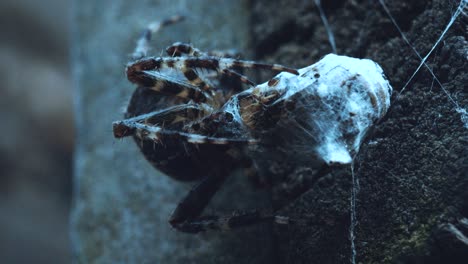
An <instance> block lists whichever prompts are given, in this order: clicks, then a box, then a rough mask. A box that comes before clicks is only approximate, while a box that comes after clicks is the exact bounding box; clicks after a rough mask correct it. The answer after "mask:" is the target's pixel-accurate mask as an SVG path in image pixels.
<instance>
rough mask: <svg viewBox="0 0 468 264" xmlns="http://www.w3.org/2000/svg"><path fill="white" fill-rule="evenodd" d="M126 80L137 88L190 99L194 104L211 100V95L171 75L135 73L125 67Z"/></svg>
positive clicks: (151, 71) (151, 72)
mask: <svg viewBox="0 0 468 264" xmlns="http://www.w3.org/2000/svg"><path fill="white" fill-rule="evenodd" d="M134 65H136V64H134ZM127 78H128V79H129V80H130V81H131V82H133V83H136V84H137V85H139V86H143V87H147V88H149V89H151V90H154V91H156V92H159V93H162V94H166V95H173V96H177V97H180V98H184V99H191V100H193V101H195V102H207V101H208V102H209V101H210V100H212V98H211V95H209V94H208V93H206V92H204V91H203V90H201V89H200V88H199V87H197V86H195V85H193V84H191V83H190V82H187V81H185V80H183V79H181V78H177V77H174V76H171V75H167V74H163V73H161V72H159V71H155V70H141V71H135V69H134V68H132V67H131V66H129V67H127Z"/></svg>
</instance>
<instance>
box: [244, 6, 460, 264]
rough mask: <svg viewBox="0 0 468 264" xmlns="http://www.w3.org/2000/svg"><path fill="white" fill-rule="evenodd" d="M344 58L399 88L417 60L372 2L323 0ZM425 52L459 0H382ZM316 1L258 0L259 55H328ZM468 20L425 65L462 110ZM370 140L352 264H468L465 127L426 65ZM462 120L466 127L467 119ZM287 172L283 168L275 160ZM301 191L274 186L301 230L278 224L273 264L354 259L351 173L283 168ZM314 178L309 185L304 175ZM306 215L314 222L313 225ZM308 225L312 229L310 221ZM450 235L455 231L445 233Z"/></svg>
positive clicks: (286, 58) (360, 169) (304, 59)
mask: <svg viewBox="0 0 468 264" xmlns="http://www.w3.org/2000/svg"><path fill="white" fill-rule="evenodd" d="M322 2H323V7H324V11H325V13H326V14H327V16H328V19H329V23H330V25H331V26H332V30H333V33H334V36H335V40H336V46H337V48H338V53H339V54H344V55H347V56H353V57H359V58H370V59H372V60H374V61H376V62H378V63H379V64H380V65H381V66H382V68H383V69H384V72H385V73H386V75H387V77H388V79H389V80H390V82H391V84H392V86H393V87H394V89H395V90H396V93H398V91H400V90H401V88H402V87H403V85H404V84H405V83H406V81H407V80H408V79H409V78H410V76H411V75H412V74H413V72H414V71H415V69H416V68H417V67H418V65H419V63H420V60H419V59H418V58H417V57H416V56H415V54H414V53H413V51H412V50H411V48H410V47H409V46H408V45H407V44H406V43H405V42H404V41H403V39H402V37H401V35H400V33H399V32H398V31H397V30H396V28H395V27H394V25H393V24H392V23H391V21H390V19H389V18H388V16H387V15H386V14H385V12H384V10H383V9H382V6H380V5H379V3H378V1H322ZM386 2H388V3H387V4H388V6H389V9H390V12H391V13H392V15H393V16H394V17H395V19H396V21H397V23H398V24H399V25H400V27H401V29H402V30H403V31H404V32H405V34H406V35H407V36H408V39H409V40H410V42H411V43H412V44H413V45H414V47H415V48H416V50H418V51H419V52H420V54H421V55H422V56H423V57H424V56H425V54H426V53H427V52H428V51H429V50H430V49H431V47H432V45H433V44H434V43H435V41H436V40H437V39H438V38H439V36H440V34H441V32H442V31H443V29H444V28H445V27H446V25H447V23H448V22H449V20H450V15H451V14H452V13H453V12H454V11H455V10H456V8H457V5H458V2H459V1H444V0H434V1H411V2H408V1H386ZM318 14H319V12H318V10H317V8H316V6H315V4H314V1H300V0H296V1H275V2H274V3H273V2H270V1H266V0H260V1H255V2H254V3H253V14H252V17H253V21H252V22H253V25H252V26H253V32H254V36H255V40H254V47H255V50H256V52H257V53H256V55H257V56H258V59H260V60H266V61H270V62H276V63H282V64H284V65H292V66H295V67H303V66H305V65H309V64H311V62H314V61H317V60H318V59H319V58H320V57H322V56H323V55H325V54H327V53H329V52H331V48H330V44H329V42H328V38H327V34H326V31H325V29H324V27H323V24H322V22H321V20H320V17H319V15H318ZM466 38H467V31H466V16H464V15H462V16H460V17H459V18H458V20H457V21H456V22H455V23H454V24H453V26H452V28H451V29H450V30H449V32H448V34H447V35H446V36H445V37H444V41H443V42H442V43H441V44H440V45H439V46H438V48H437V49H436V50H435V52H434V54H433V55H432V56H431V57H430V58H429V60H428V64H429V65H430V67H431V68H432V69H433V71H434V73H435V74H436V76H438V78H439V79H440V81H441V82H442V83H443V85H444V87H445V89H446V90H447V91H448V93H450V95H451V96H452V97H453V98H454V100H455V101H456V102H457V103H458V104H459V105H460V106H461V107H465V108H466V107H467V106H468V96H467V90H468V89H467V85H466V84H467V83H468V75H467V73H466V69H467V68H468V63H467V62H468V61H467V52H468V45H467V40H466ZM392 101H393V106H392V108H391V110H390V113H389V114H388V115H387V117H386V118H385V119H384V120H382V122H381V123H380V124H379V125H377V126H376V128H375V129H374V131H373V133H371V134H370V135H369V136H368V139H367V140H366V143H365V144H364V145H363V146H362V148H361V151H360V153H359V155H358V156H357V157H356V159H355V169H354V172H355V175H356V177H357V178H358V179H359V183H360V189H359V192H358V194H357V212H356V213H357V220H358V224H357V226H356V231H355V236H356V240H355V243H356V252H357V255H356V263H466V261H468V246H467V245H466V242H465V243H464V242H462V240H461V239H457V238H456V236H455V235H454V232H453V230H454V229H451V227H455V228H456V229H457V230H458V231H460V232H461V233H462V234H463V233H464V235H465V236H466V234H467V231H468V230H467V227H466V225H464V224H463V223H462V222H461V219H466V218H467V217H468V210H467V206H468V203H467V198H466V197H467V195H468V194H467V190H468V174H467V165H466V164H468V160H467V156H468V155H467V153H468V151H467V142H468V139H467V130H466V128H464V125H466V124H464V123H463V122H462V115H461V114H460V113H458V112H457V111H456V108H455V106H454V104H453V103H452V102H450V101H449V99H448V97H447V95H446V94H445V93H444V92H443V91H442V89H441V88H440V87H439V86H438V85H437V84H436V83H435V82H434V81H433V78H432V76H431V75H430V74H429V72H428V71H427V70H425V69H421V71H420V72H419V73H418V74H417V75H416V78H415V79H414V80H413V81H412V82H411V84H410V86H408V88H407V89H406V90H405V92H404V93H403V94H402V95H401V97H400V98H398V99H397V98H395V96H394V98H392ZM465 122H466V121H465ZM277 166H279V167H282V168H287V162H285V163H284V164H280V165H277ZM300 176H301V177H302V179H305V180H304V181H303V185H304V186H299V187H297V186H296V188H295V189H294V190H296V191H297V190H300V191H305V192H304V193H303V194H302V195H301V196H300V198H298V199H296V200H294V201H292V202H291V201H290V200H291V197H294V196H295V195H297V194H291V193H287V192H286V193H285V192H284V190H283V189H282V188H279V187H277V188H274V191H273V200H274V206H275V207H278V208H281V207H283V205H285V204H286V205H287V206H286V207H284V208H283V209H282V210H280V212H281V213H282V214H286V215H289V216H291V217H297V218H306V219H311V224H310V225H308V226H294V225H291V226H288V227H284V226H276V228H275V230H276V236H277V241H278V248H279V249H280V253H279V255H280V257H279V258H278V259H279V261H278V262H279V263H349V262H350V260H351V248H350V245H351V243H350V239H349V231H348V229H349V227H350V196H351V187H352V182H351V169H350V168H344V169H341V170H340V169H338V170H335V171H334V172H332V173H331V174H329V175H327V176H325V177H323V178H320V179H318V180H316V179H314V178H313V177H312V175H311V173H310V170H308V169H307V168H293V169H290V170H286V169H284V170H282V171H281V173H278V175H275V178H276V180H277V181H279V182H280V183H284V182H288V181H290V180H291V179H297V178H299V177H300ZM307 179H309V180H307ZM312 220H313V221H312ZM313 223H315V224H313ZM450 229H451V230H452V232H450Z"/></svg>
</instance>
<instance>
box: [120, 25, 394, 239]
mask: <svg viewBox="0 0 468 264" xmlns="http://www.w3.org/2000/svg"><path fill="white" fill-rule="evenodd" d="M175 20H176V19H173V20H171V21H175ZM165 24H169V23H167V22H166V23H165ZM157 28H160V27H157ZM145 36H146V37H147V39H148V36H149V35H148V34H146V35H145ZM139 43H140V44H142V43H143V44H145V42H144V41H140V42H139ZM143 44H142V45H143ZM145 45H146V44H145ZM137 50H140V52H139V53H137V52H136V53H137V54H141V53H142V54H141V55H145V52H141V50H143V51H144V49H142V48H140V49H139V48H137ZM167 52H168V54H169V56H168V57H143V58H138V59H137V60H136V61H134V62H132V63H130V64H129V65H128V66H127V71H126V73H127V77H128V79H129V80H130V81H131V82H133V83H135V84H137V85H138V86H139V88H137V90H136V91H135V92H134V94H133V96H132V99H131V101H130V104H129V106H128V109H127V114H126V117H127V119H125V120H122V121H117V122H114V135H115V136H116V137H125V136H130V135H133V137H134V138H135V140H136V141H137V143H138V144H139V146H140V148H141V150H142V152H143V154H144V155H145V157H146V159H148V160H149V161H150V162H151V163H152V164H153V165H154V166H155V167H156V168H158V169H160V170H161V171H163V172H165V173H166V174H168V175H169V176H171V177H173V178H176V179H178V180H200V182H199V183H198V184H197V185H196V186H195V187H194V188H193V189H192V191H190V192H189V193H188V195H187V196H186V197H185V198H184V199H183V200H182V201H181V202H180V203H179V205H178V206H177V208H176V210H175V211H174V213H173V214H172V216H171V218H170V220H169V222H170V223H171V224H172V226H174V227H175V228H177V229H178V230H180V231H183V232H200V231H204V230H207V229H225V228H233V227H237V226H243V225H248V224H252V223H256V222H261V221H272V220H275V221H276V222H278V223H286V222H288V220H287V218H285V217H279V216H274V215H273V214H271V213H265V212H261V211H251V212H244V213H234V214H232V215H230V216H229V217H219V216H200V215H201V213H202V211H203V209H204V208H205V207H206V205H207V204H208V202H209V201H210V199H211V197H212V196H213V195H214V194H215V192H216V191H217V190H218V189H219V187H220V186H221V185H222V183H223V182H224V180H225V179H226V177H227V176H228V175H229V172H230V171H231V170H232V168H235V167H244V168H247V169H249V171H252V168H253V167H255V170H260V171H268V167H269V166H271V164H282V163H283V162H284V161H286V160H287V161H288V162H289V163H290V164H291V163H292V164H293V165H292V166H296V165H297V166H303V167H309V168H314V169H317V170H319V171H324V170H323V168H329V166H330V165H334V164H349V163H351V161H352V156H354V155H355V154H356V153H357V152H358V150H359V147H360V145H361V143H362V141H363V138H364V136H365V135H366V132H367V131H368V129H369V128H370V127H371V126H372V124H374V123H375V122H376V121H377V120H379V119H380V118H382V117H383V116H384V114H385V113H386V111H387V109H388V107H389V105H390V95H391V92H392V88H391V86H390V85H389V83H388V81H387V80H386V79H385V76H384V75H383V72H382V69H381V68H380V66H378V65H377V64H376V63H374V62H373V61H370V60H360V59H355V58H349V57H346V56H337V55H333V54H330V55H327V56H325V57H324V58H323V59H322V60H320V61H319V62H317V63H316V64H313V65H311V66H308V67H305V68H302V69H299V70H295V69H291V68H287V67H284V66H281V65H277V64H261V63H256V62H252V61H242V60H236V59H232V58H226V57H215V56H211V55H210V54H208V53H204V52H201V51H199V50H197V49H195V48H193V47H191V46H190V45H188V44H183V43H174V44H173V45H172V46H170V47H169V48H168V49H167ZM250 68H256V69H269V70H273V71H279V72H281V73H280V74H278V75H277V76H275V77H274V78H273V79H271V80H269V81H267V82H265V83H263V84H260V85H254V84H253V83H252V82H251V81H250V80H248V79H247V78H246V77H245V76H243V75H242V74H240V73H239V70H242V69H250ZM221 77H227V78H221ZM242 83H244V84H246V85H249V86H250V88H248V89H245V90H243V89H242V85H241V84H242ZM290 161H293V162H290Z"/></svg>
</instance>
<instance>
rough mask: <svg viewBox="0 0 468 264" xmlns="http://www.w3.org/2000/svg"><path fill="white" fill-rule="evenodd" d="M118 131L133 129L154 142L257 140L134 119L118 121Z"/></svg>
mask: <svg viewBox="0 0 468 264" xmlns="http://www.w3.org/2000/svg"><path fill="white" fill-rule="evenodd" d="M116 126H118V131H122V130H124V129H126V130H128V131H130V130H133V131H134V132H133V133H134V134H135V135H136V136H137V137H138V138H140V139H142V140H152V141H155V142H161V141H163V140H164V138H173V139H178V140H184V141H186V142H188V143H191V144H212V145H246V144H256V143H258V141H257V140H254V139H250V138H222V137H210V136H204V135H198V134H193V133H187V132H182V131H176V130H170V129H165V128H162V127H160V126H154V125H147V124H142V123H140V122H135V121H128V120H127V121H126V120H123V121H118V122H117V124H116Z"/></svg>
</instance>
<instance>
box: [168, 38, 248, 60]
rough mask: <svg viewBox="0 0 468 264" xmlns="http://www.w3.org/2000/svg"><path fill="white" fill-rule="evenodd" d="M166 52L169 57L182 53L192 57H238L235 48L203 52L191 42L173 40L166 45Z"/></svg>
mask: <svg viewBox="0 0 468 264" xmlns="http://www.w3.org/2000/svg"><path fill="white" fill-rule="evenodd" d="M166 53H167V55H169V56H171V57H180V56H182V55H185V56H193V57H201V56H213V57H220V58H238V57H239V56H240V53H239V52H238V51H236V50H225V51H224V50H222V51H220V50H214V51H209V52H203V51H201V50H199V49H197V48H195V47H194V46H192V45H191V44H188V43H182V42H175V43H173V44H172V45H171V46H169V47H167V48H166Z"/></svg>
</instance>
